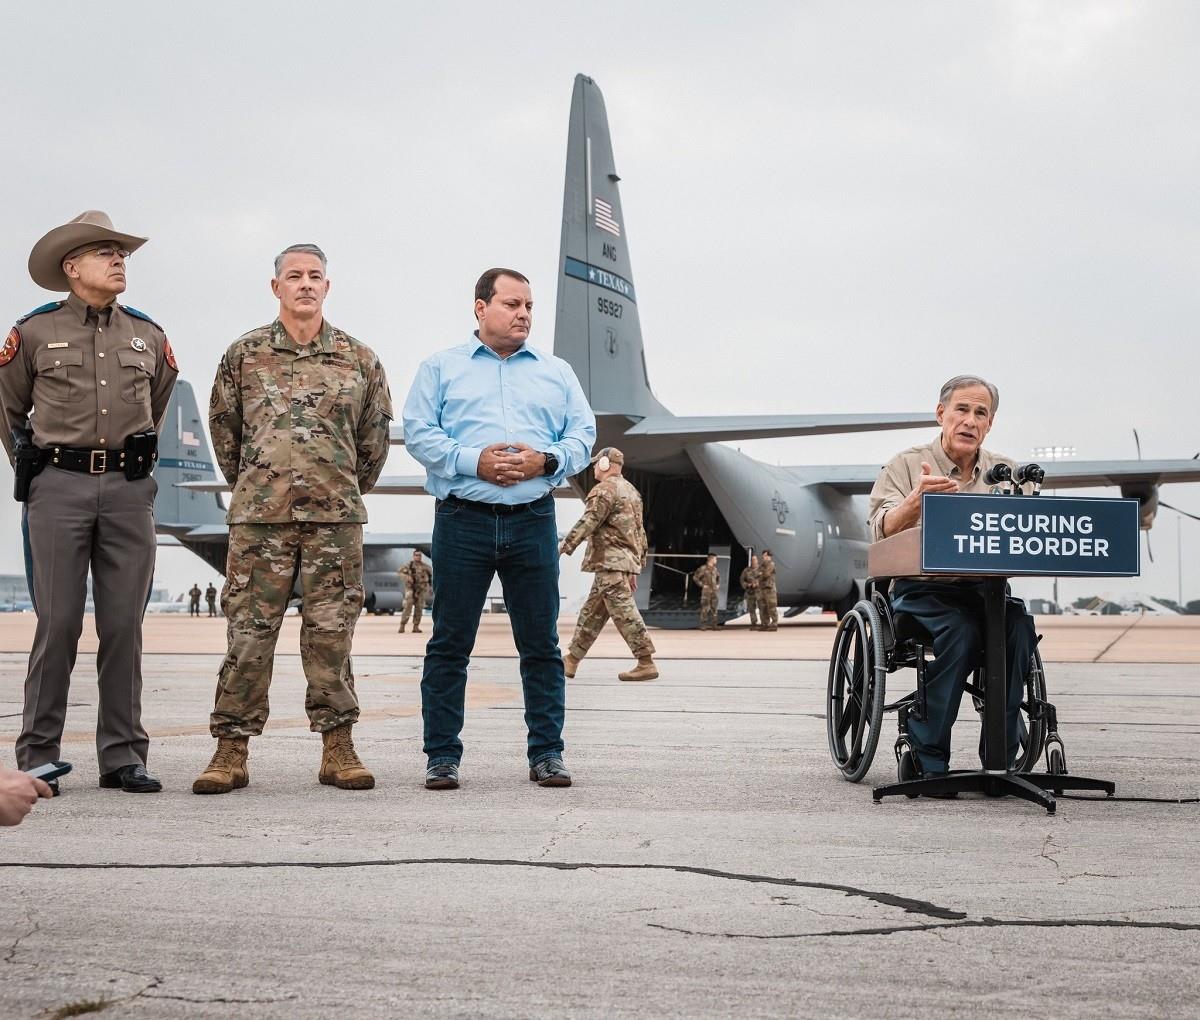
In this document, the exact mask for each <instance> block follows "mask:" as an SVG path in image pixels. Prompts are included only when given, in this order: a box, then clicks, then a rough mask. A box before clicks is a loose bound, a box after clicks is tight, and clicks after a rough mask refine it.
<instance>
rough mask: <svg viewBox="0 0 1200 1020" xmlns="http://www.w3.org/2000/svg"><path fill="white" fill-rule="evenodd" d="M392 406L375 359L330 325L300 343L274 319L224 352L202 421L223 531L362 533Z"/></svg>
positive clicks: (383, 453) (384, 455) (382, 457)
mask: <svg viewBox="0 0 1200 1020" xmlns="http://www.w3.org/2000/svg"><path fill="white" fill-rule="evenodd" d="M391 420H392V397H391V394H390V393H389V392H388V384H387V377H386V376H385V374H384V371H383V365H381V364H380V363H379V359H378V358H377V357H376V356H375V353H374V352H373V351H372V350H371V349H370V348H369V347H367V346H366V345H365V344H362V343H359V341H357V340H355V339H354V337H352V336H349V335H347V334H346V333H343V332H342V331H341V330H340V329H336V328H335V327H333V326H331V325H330V324H329V323H328V322H325V323H323V324H322V326H321V332H320V334H319V335H318V336H317V337H315V338H314V339H313V341H312V342H311V343H307V344H298V343H296V342H295V341H294V340H293V339H292V338H291V337H290V336H288V334H287V331H286V330H285V329H284V328H283V325H282V323H280V321H279V320H278V319H276V320H275V321H274V322H273V323H271V325H269V326H260V327H259V328H258V329H254V330H251V331H250V332H249V333H247V334H246V335H245V336H243V337H241V338H240V339H239V340H237V341H236V342H235V343H234V344H233V346H231V347H230V348H229V350H227V351H226V352H225V356H224V357H223V358H222V359H221V363H220V365H219V366H218V367H217V378H216V381H215V382H214V383H213V391H212V400H211V402H210V406H209V414H208V421H209V426H210V428H211V430H212V439H213V450H214V452H215V454H216V457H217V463H218V464H220V465H221V471H222V472H223V473H224V475H225V478H226V480H227V481H228V482H229V484H230V485H231V486H232V487H233V498H232V500H231V501H230V504H229V514H228V517H227V520H228V521H229V523H230V524H283V523H287V522H289V521H308V522H318V523H326V524H335V523H346V524H355V523H357V524H363V523H366V520H367V510H366V507H365V506H364V505H363V500H362V494H363V493H364V492H369V491H370V490H371V487H372V486H373V485H374V484H375V482H376V480H377V479H378V478H379V472H380V471H382V470H383V464H384V461H385V460H386V459H387V453H388V439H389V435H388V433H389V427H390V424H391Z"/></svg>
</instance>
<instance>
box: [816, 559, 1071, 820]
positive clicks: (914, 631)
mask: <svg viewBox="0 0 1200 1020" xmlns="http://www.w3.org/2000/svg"><path fill="white" fill-rule="evenodd" d="M890 583H891V578H871V579H869V580H868V581H867V586H866V597H865V598H863V599H860V600H859V601H858V602H856V603H855V605H854V608H853V609H851V610H850V611H849V612H848V613H846V615H845V616H843V617H842V619H841V621H840V622H839V623H838V628H837V632H836V634H835V636H834V642H833V653H832V655H831V656H830V659H829V684H828V689H827V694H826V706H825V717H826V727H827V730H828V734H829V753H830V755H831V756H832V758H833V763H834V765H835V766H836V767H837V769H838V771H840V772H841V773H842V776H843V777H844V778H845V779H846V780H847V781H849V782H851V783H857V782H859V781H860V780H861V779H862V778H863V776H865V775H866V774H867V772H868V770H869V769H870V768H871V762H872V760H873V759H874V757H875V751H876V748H877V746H878V744H879V736H880V732H881V727H882V725H883V716H884V713H885V712H895V713H896V715H897V724H898V730H899V734H898V736H897V737H896V743H895V748H894V750H895V755H896V764H897V768H898V771H899V773H900V775H901V778H902V779H906V778H916V772H917V771H918V770H917V768H916V764H915V762H916V756H915V754H914V753H913V750H912V744H911V741H910V739H909V736H908V723H909V720H910V719H911V720H921V719H924V718H925V670H926V665H927V660H926V654H927V653H932V649H933V638H932V636H931V635H930V634H929V632H928V631H926V630H925V628H924V627H922V626H921V624H920V623H919V622H918V621H917V620H916V619H915V618H914V617H912V616H910V615H909V614H907V613H897V612H894V611H893V610H892V607H891V602H890V601H889V599H888V594H887V592H888V588H889V586H890ZM1039 641H1040V636H1039ZM909 668H913V669H915V670H916V674H917V676H916V681H917V682H916V689H915V690H914V691H912V692H911V693H910V694H907V695H905V696H904V697H902V698H900V699H899V700H898V701H894V702H892V703H891V704H890V705H889V704H887V703H886V692H887V677H888V675H889V674H890V673H895V672H897V671H898V670H901V669H909ZM966 691H967V693H969V694H970V695H971V697H972V699H973V700H974V702H975V709H976V711H977V712H980V713H982V711H983V703H984V681H983V663H982V660H981V661H980V663H979V665H978V666H977V667H976V669H975V672H974V673H973V675H972V677H971V679H970V680H969V681H968V683H967V685H966ZM1020 729H1021V751H1020V754H1019V755H1018V756H1017V761H1016V764H1015V765H1014V767H1013V771H1014V772H1018V773H1021V772H1025V773H1028V772H1032V771H1033V768H1034V766H1035V765H1036V764H1037V761H1038V759H1039V758H1040V757H1041V755H1042V753H1043V751H1044V752H1045V754H1046V771H1047V772H1048V773H1049V774H1051V775H1063V776H1065V775H1066V774H1067V755H1066V748H1065V747H1064V745H1063V741H1062V738H1061V737H1060V736H1059V733H1058V720H1057V713H1056V711H1055V708H1054V706H1053V705H1052V704H1050V703H1049V702H1048V701H1047V700H1046V673H1045V670H1044V669H1043V667H1042V657H1041V655H1040V654H1039V653H1038V651H1037V646H1036V645H1035V646H1034V652H1033V655H1032V656H1031V657H1030V663H1029V669H1028V670H1027V672H1026V676H1025V696H1024V698H1022V700H1021V726H1020ZM906 755H907V756H908V757H907V759H906V757H905V756H906ZM906 773H907V774H906ZM1057 792H1061V791H1057ZM910 796H911V795H910Z"/></svg>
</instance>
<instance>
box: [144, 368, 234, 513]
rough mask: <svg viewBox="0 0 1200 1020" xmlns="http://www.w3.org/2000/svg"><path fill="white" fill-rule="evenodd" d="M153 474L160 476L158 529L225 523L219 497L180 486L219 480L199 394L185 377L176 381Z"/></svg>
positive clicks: (155, 509) (157, 510)
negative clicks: (196, 393)
mask: <svg viewBox="0 0 1200 1020" xmlns="http://www.w3.org/2000/svg"><path fill="white" fill-rule="evenodd" d="M154 476H155V478H157V479H158V497H157V498H156V499H155V501H154V522H155V525H156V526H157V527H158V528H159V530H164V531H170V530H172V529H175V530H179V529H181V528H186V527H196V526H198V525H202V524H221V525H223V524H224V523H225V508H224V507H223V506H222V505H221V500H220V497H219V496H217V495H216V494H214V493H211V492H191V491H189V490H187V489H181V488H180V487H179V485H180V483H182V482H207V481H216V480H217V471H216V468H215V467H214V466H213V459H212V454H211V453H210V452H209V448H208V436H207V435H206V434H205V431H204V419H203V418H201V416H200V410H199V408H198V407H197V406H196V395H195V393H193V392H192V385H191V383H189V382H187V381H185V380H183V379H179V380H177V381H176V383H175V391H174V392H173V393H172V394H171V402H170V404H168V405H167V413H166V417H165V418H164V419H163V427H162V434H161V435H160V436H159V437H158V467H156V468H155V470H154Z"/></svg>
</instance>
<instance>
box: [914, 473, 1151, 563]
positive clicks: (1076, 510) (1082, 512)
mask: <svg viewBox="0 0 1200 1020" xmlns="http://www.w3.org/2000/svg"><path fill="white" fill-rule="evenodd" d="M1140 568H1141V542H1140V541H1139V538H1138V501H1137V500H1136V499H1086V498H1077V497H1066V496H1002V495H990V496H969V495H966V494H964V493H940V494H937V493H926V494H925V495H924V496H922V497H921V570H922V572H924V573H926V574H1003V575H1005V576H1009V577H1016V576H1020V575H1022V574H1026V575H1035V576H1042V577H1048V576H1056V575H1057V576H1062V577H1070V576H1081V577H1089V576H1090V577H1136V576H1137V575H1138V573H1140Z"/></svg>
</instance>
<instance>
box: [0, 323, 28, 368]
mask: <svg viewBox="0 0 1200 1020" xmlns="http://www.w3.org/2000/svg"><path fill="white" fill-rule="evenodd" d="M21 321H22V322H24V321H25V320H24V319H22V320H21ZM20 349H21V331H20V330H19V329H17V327H16V326H13V328H12V329H10V330H9V331H8V337H7V338H6V339H5V341H4V346H3V347H0V365H7V364H8V363H9V362H10V361H12V359H13V358H15V357H16V356H17V351H19V350H20Z"/></svg>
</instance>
